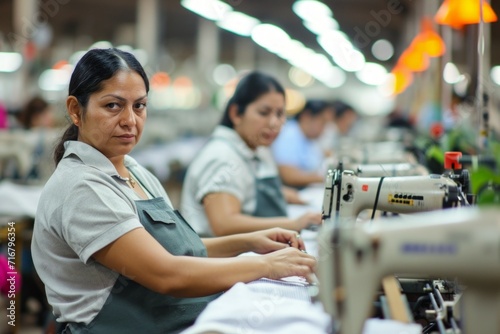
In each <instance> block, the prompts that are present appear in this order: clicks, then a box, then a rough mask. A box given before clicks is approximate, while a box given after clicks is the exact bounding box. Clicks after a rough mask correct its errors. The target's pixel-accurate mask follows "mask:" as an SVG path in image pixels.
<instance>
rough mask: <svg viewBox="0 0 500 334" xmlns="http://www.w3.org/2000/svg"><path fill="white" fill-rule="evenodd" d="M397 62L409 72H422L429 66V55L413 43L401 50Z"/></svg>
mask: <svg viewBox="0 0 500 334" xmlns="http://www.w3.org/2000/svg"><path fill="white" fill-rule="evenodd" d="M398 63H399V64H400V65H402V66H403V67H405V68H407V69H408V70H410V71H411V72H423V71H425V70H426V69H427V68H428V67H429V56H427V54H425V53H424V52H423V50H422V49H421V48H420V47H418V45H416V44H415V43H412V44H410V46H409V47H408V48H407V49H406V50H405V51H404V52H403V54H402V55H401V57H400V58H399V61H398Z"/></svg>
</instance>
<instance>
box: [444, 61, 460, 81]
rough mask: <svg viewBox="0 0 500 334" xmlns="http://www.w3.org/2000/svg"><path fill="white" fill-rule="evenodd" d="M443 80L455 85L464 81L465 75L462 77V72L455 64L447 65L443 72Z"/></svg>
mask: <svg viewBox="0 0 500 334" xmlns="http://www.w3.org/2000/svg"><path fill="white" fill-rule="evenodd" d="M443 79H444V81H446V82H447V83H449V84H455V83H457V82H459V81H460V80H461V79H463V75H462V76H461V75H460V71H459V70H458V68H457V67H456V66H455V64H453V63H446V65H444V70H443Z"/></svg>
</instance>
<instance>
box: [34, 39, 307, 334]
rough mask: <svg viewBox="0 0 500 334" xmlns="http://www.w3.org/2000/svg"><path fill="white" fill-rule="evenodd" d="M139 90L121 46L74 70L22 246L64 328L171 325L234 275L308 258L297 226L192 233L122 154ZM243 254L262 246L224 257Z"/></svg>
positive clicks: (144, 87) (139, 118)
mask: <svg viewBox="0 0 500 334" xmlns="http://www.w3.org/2000/svg"><path fill="white" fill-rule="evenodd" d="M148 90H149V81H148V79H147V75H146V73H145V72H144V69H143V68H142V66H141V64H140V63H139V62H138V61H137V59H136V58H135V57H134V56H133V55H132V54H130V53H128V52H124V51H121V50H118V49H92V50H90V51H88V52H87V53H86V54H85V55H84V56H83V57H82V58H81V59H80V61H79V62H78V63H77V65H76V67H75V69H74V71H73V74H72V76H71V80H70V85H69V96H68V98H67V100H66V107H67V111H68V114H69V116H70V119H71V121H72V124H71V125H70V126H69V127H68V128H67V129H66V131H65V133H64V135H63V136H62V138H61V139H60V141H59V143H58V145H57V146H56V149H55V152H54V157H55V160H56V164H57V168H56V170H55V172H54V174H53V175H52V176H51V178H50V179H49V180H48V181H47V183H46V185H45V187H44V190H43V192H42V195H41V197H40V201H39V203H38V209H37V213H36V218H35V224H34V230H33V239H32V244H31V245H32V252H33V260H34V263H35V267H36V270H37V272H38V274H39V275H40V278H41V279H42V281H43V282H44V284H45V288H46V293H47V297H48V301H49V303H50V304H51V306H52V308H53V312H54V315H55V316H56V318H57V321H58V322H60V323H67V326H66V327H65V328H64V331H63V333H64V334H67V333H73V334H75V333H88V334H92V333H121V334H127V333H130V334H136V333H151V334H154V333H158V334H159V333H178V332H180V331H182V330H184V329H185V328H187V327H188V326H190V325H192V324H193V322H194V320H195V319H196V318H197V316H198V315H199V314H200V312H201V311H202V310H203V309H204V308H205V306H206V305H207V303H208V302H210V301H211V300H213V299H215V298H216V297H218V296H219V294H220V293H221V292H223V291H225V290H228V289H229V288H231V287H232V286H233V285H234V284H236V283H237V282H249V281H253V280H256V279H259V278H262V277H268V278H271V279H279V278H282V277H287V276H305V277H307V276H310V275H311V273H312V271H313V268H314V266H315V263H316V261H315V259H314V257H312V256H311V255H308V254H305V253H304V252H302V251H301V250H303V249H304V243H303V241H302V240H301V239H299V238H298V237H297V233H296V232H295V231H290V230H285V229H279V228H275V229H271V230H266V231H258V232H253V233H247V234H239V235H232V236H226V237H220V238H210V239H200V238H199V237H198V235H197V234H196V233H195V232H194V231H193V230H192V229H191V227H190V226H189V225H188V223H187V222H186V221H185V220H184V219H183V218H182V216H181V215H180V214H179V213H178V212H177V210H174V208H173V207H172V205H171V203H170V200H169V197H168V195H167V194H166V192H165V190H164V188H163V187H162V185H161V184H160V182H159V181H158V179H157V178H156V177H155V176H153V175H152V174H151V173H150V172H149V171H148V170H146V169H145V168H144V167H142V166H141V165H139V164H138V163H137V162H136V161H135V160H134V159H133V158H131V157H130V156H129V155H128V154H129V153H130V151H131V150H132V149H133V148H134V147H135V146H136V144H137V142H138V141H139V139H140V138H141V134H142V130H143V127H144V123H145V121H146V116H147V108H146V105H147V99H148V97H147V95H148ZM266 110H267V109H265V110H264V111H262V110H261V109H259V112H264V113H265V112H267V111H266ZM274 111H275V109H273V112H274ZM254 116H256V115H254ZM274 117H275V116H274V115H273V118H274ZM255 139H257V138H255ZM263 140H269V137H268V135H267V134H266V135H263ZM244 252H256V253H260V254H264V255H262V256H246V257H233V256H235V255H238V254H240V253H244ZM208 257H210V258H208Z"/></svg>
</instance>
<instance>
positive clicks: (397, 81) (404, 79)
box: [391, 64, 413, 95]
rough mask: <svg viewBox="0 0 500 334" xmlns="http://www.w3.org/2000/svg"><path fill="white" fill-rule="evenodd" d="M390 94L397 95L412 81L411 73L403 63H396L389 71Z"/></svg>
mask: <svg viewBox="0 0 500 334" xmlns="http://www.w3.org/2000/svg"><path fill="white" fill-rule="evenodd" d="M391 75H392V87H391V88H392V92H391V93H392V95H398V94H401V93H402V92H404V91H405V89H406V88H408V86H409V85H410V84H411V83H412V82H413V74H412V73H411V72H410V71H409V70H408V69H406V68H405V67H404V66H403V65H399V64H398V65H396V67H394V68H393V69H392V71H391Z"/></svg>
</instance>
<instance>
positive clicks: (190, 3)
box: [181, 0, 233, 21]
mask: <svg viewBox="0 0 500 334" xmlns="http://www.w3.org/2000/svg"><path fill="white" fill-rule="evenodd" d="M181 5H182V6H184V7H185V8H186V9H189V10H190V11H192V12H194V13H196V14H198V15H200V16H203V17H204V18H206V19H208V20H212V21H217V20H222V19H223V18H224V16H225V15H226V14H227V13H229V12H231V11H232V10H233V8H232V7H231V6H229V5H228V4H227V3H224V2H222V1H219V0H182V1H181Z"/></svg>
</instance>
